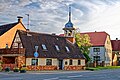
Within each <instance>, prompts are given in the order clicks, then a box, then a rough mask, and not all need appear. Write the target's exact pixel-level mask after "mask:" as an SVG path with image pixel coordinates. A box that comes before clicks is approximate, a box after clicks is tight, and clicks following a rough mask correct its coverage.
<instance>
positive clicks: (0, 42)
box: [0, 22, 26, 48]
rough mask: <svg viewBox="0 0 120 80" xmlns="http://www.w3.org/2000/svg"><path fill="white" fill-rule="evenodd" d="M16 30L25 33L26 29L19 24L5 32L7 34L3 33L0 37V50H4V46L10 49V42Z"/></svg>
mask: <svg viewBox="0 0 120 80" xmlns="http://www.w3.org/2000/svg"><path fill="white" fill-rule="evenodd" d="M17 30H24V31H26V28H25V27H24V26H23V24H22V23H20V22H19V23H17V24H16V25H15V26H13V27H12V28H10V29H9V30H7V32H4V34H2V35H1V36H0V48H5V46H6V44H8V47H9V48H10V47H11V44H12V41H13V39H14V36H15V33H16V31H17Z"/></svg>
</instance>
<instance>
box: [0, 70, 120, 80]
mask: <svg viewBox="0 0 120 80" xmlns="http://www.w3.org/2000/svg"><path fill="white" fill-rule="evenodd" d="M0 80H120V69H115V70H101V71H49V72H46V71H43V72H27V73H13V72H9V73H6V72H0Z"/></svg>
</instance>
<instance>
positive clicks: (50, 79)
mask: <svg viewBox="0 0 120 80" xmlns="http://www.w3.org/2000/svg"><path fill="white" fill-rule="evenodd" d="M58 79H59V78H58V77H55V78H49V79H43V80H58Z"/></svg>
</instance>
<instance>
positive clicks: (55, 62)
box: [26, 58, 85, 66]
mask: <svg viewBox="0 0 120 80" xmlns="http://www.w3.org/2000/svg"><path fill="white" fill-rule="evenodd" d="M32 59H34V58H26V65H27V66H28V65H31V60H32ZM46 59H52V65H53V66H58V64H59V63H58V59H55V58H38V65H41V66H45V65H46ZM69 60H70V59H64V60H63V65H65V62H66V61H67V65H65V66H69ZM72 60H73V65H72V66H77V65H78V60H81V66H85V59H72Z"/></svg>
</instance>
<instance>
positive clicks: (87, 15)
mask: <svg viewBox="0 0 120 80" xmlns="http://www.w3.org/2000/svg"><path fill="white" fill-rule="evenodd" d="M69 4H71V6H72V22H73V24H74V26H75V27H79V28H80V30H81V31H82V32H90V31H106V32H108V33H109V34H110V35H111V37H112V39H115V38H116V37H118V38H119V37H120V33H119V26H120V6H119V5H120V0H11V1H10V0H0V24H3V23H7V22H8V23H9V22H14V21H16V20H17V19H16V16H18V15H21V16H23V17H24V19H23V22H24V24H25V25H26V24H27V16H26V15H25V14H26V13H29V14H30V29H31V30H33V31H38V32H46V33H47V32H48V33H53V32H56V33H57V34H59V33H63V31H62V28H63V27H64V25H65V23H66V22H67V21H68V6H67V5H69Z"/></svg>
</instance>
